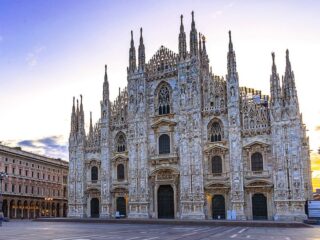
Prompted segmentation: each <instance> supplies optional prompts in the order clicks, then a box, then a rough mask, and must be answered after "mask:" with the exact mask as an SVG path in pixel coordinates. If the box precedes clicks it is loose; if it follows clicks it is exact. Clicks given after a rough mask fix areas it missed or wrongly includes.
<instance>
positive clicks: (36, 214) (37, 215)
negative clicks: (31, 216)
mask: <svg viewBox="0 0 320 240" xmlns="http://www.w3.org/2000/svg"><path fill="white" fill-rule="evenodd" d="M35 208H36V213H35V218H38V217H40V203H39V202H36V206H35Z"/></svg>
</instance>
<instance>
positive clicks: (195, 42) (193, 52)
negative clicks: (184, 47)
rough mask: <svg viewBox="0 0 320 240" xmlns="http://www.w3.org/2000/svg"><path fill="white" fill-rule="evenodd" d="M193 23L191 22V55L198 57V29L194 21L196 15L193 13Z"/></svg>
mask: <svg viewBox="0 0 320 240" xmlns="http://www.w3.org/2000/svg"><path fill="white" fill-rule="evenodd" d="M191 15H192V22H191V31H190V55H191V56H197V55H198V34H197V29H196V24H195V21H194V13H193V11H192V12H191Z"/></svg>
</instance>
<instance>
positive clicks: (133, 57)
mask: <svg viewBox="0 0 320 240" xmlns="http://www.w3.org/2000/svg"><path fill="white" fill-rule="evenodd" d="M135 70H136V49H135V47H134V41H133V31H131V42H130V49H129V71H130V72H133V71H135Z"/></svg>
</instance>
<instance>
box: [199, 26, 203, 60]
mask: <svg viewBox="0 0 320 240" xmlns="http://www.w3.org/2000/svg"><path fill="white" fill-rule="evenodd" d="M201 54H202V46H201V33H200V32H199V56H200V58H201Z"/></svg>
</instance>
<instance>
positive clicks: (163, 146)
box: [159, 134, 170, 154]
mask: <svg viewBox="0 0 320 240" xmlns="http://www.w3.org/2000/svg"><path fill="white" fill-rule="evenodd" d="M166 153H170V137H169V136H168V135H167V134H162V135H161V136H160V137H159V154H166Z"/></svg>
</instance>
